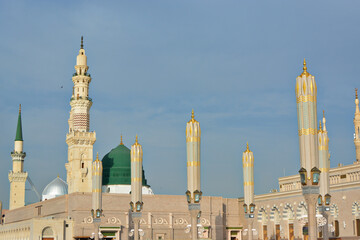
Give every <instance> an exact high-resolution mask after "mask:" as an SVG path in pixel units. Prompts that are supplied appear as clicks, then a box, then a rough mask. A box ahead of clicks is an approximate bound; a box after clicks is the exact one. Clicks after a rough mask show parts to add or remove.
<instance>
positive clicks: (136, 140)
mask: <svg viewBox="0 0 360 240" xmlns="http://www.w3.org/2000/svg"><path fill="white" fill-rule="evenodd" d="M135 143H136V144H138V143H139V142H138V135H137V134H136V137H135Z"/></svg>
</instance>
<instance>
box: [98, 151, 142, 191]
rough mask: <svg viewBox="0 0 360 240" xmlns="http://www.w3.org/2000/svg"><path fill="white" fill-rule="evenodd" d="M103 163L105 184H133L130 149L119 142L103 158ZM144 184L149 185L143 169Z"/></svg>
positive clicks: (103, 182) (103, 180) (103, 181)
mask: <svg viewBox="0 0 360 240" xmlns="http://www.w3.org/2000/svg"><path fill="white" fill-rule="evenodd" d="M102 164H103V178H102V184H103V185H118V184H124V185H131V157H130V149H129V148H127V147H126V146H125V145H123V144H119V145H118V146H117V147H116V148H114V149H112V150H111V151H110V152H109V153H108V154H106V155H105V156H104V157H103V159H102ZM142 179H143V183H142V184H143V186H149V185H148V184H147V180H146V179H145V172H144V169H143V175H142Z"/></svg>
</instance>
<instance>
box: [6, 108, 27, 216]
mask: <svg viewBox="0 0 360 240" xmlns="http://www.w3.org/2000/svg"><path fill="white" fill-rule="evenodd" d="M11 157H12V161H13V169H12V171H10V173H9V181H10V203H9V209H10V210H12V209H15V208H19V207H23V206H25V182H26V179H27V175H28V174H27V172H24V159H25V157H26V153H25V152H23V137H22V126H21V105H20V106H19V117H18V123H17V128H16V135H15V144H14V151H13V152H11Z"/></svg>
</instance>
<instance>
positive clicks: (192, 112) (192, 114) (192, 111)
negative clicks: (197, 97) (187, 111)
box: [191, 109, 195, 119]
mask: <svg viewBox="0 0 360 240" xmlns="http://www.w3.org/2000/svg"><path fill="white" fill-rule="evenodd" d="M191 119H195V115H194V109H192V110H191Z"/></svg>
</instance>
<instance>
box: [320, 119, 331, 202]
mask: <svg viewBox="0 0 360 240" xmlns="http://www.w3.org/2000/svg"><path fill="white" fill-rule="evenodd" d="M318 139H319V140H318V146H319V170H320V171H321V173H320V195H321V196H322V201H325V195H326V194H330V179H329V170H330V154H329V137H328V132H327V130H326V119H325V116H324V117H323V128H321V122H320V128H319V132H318Z"/></svg>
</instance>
